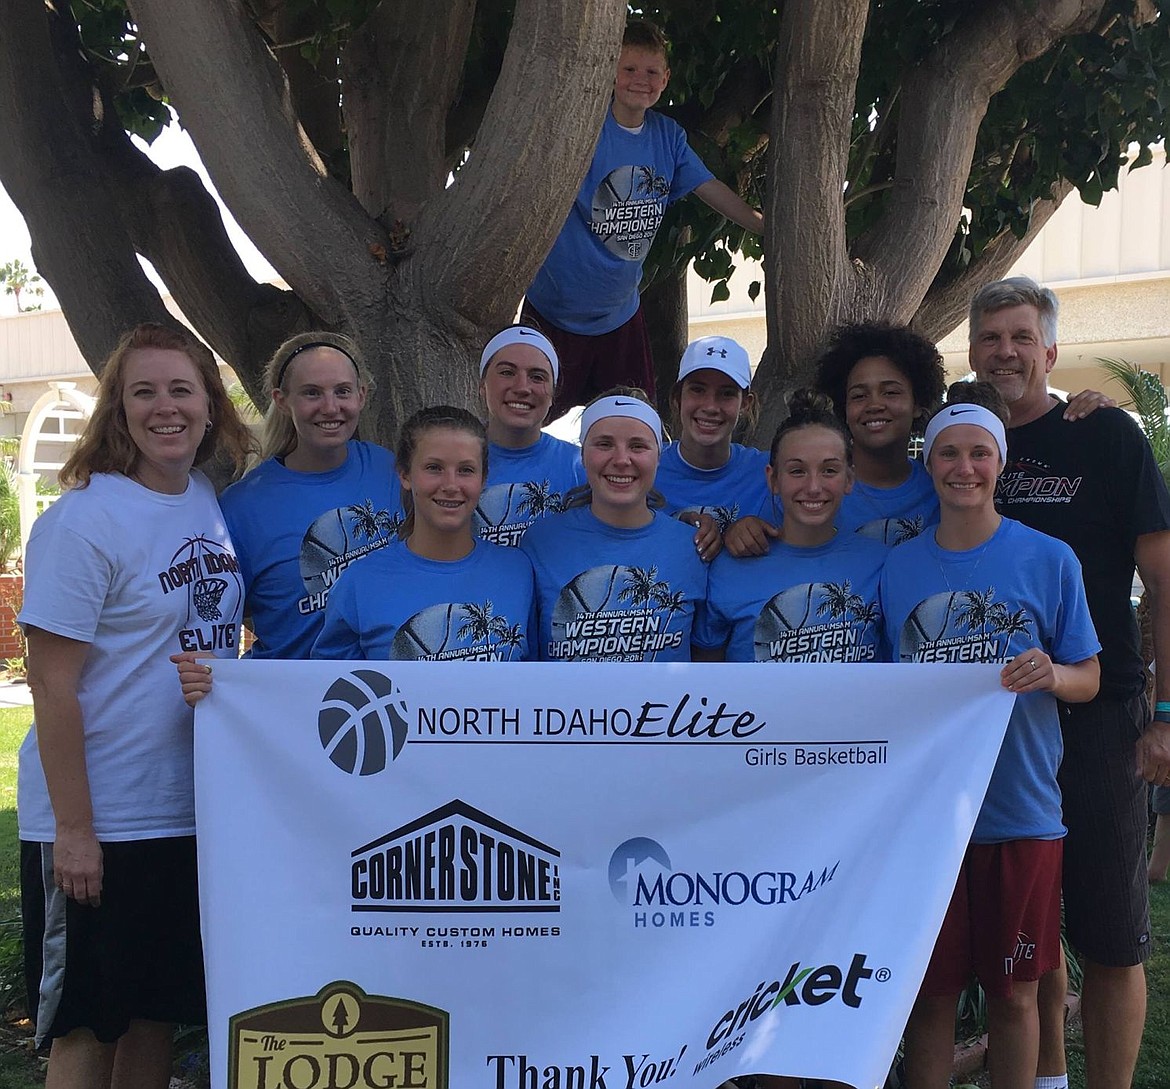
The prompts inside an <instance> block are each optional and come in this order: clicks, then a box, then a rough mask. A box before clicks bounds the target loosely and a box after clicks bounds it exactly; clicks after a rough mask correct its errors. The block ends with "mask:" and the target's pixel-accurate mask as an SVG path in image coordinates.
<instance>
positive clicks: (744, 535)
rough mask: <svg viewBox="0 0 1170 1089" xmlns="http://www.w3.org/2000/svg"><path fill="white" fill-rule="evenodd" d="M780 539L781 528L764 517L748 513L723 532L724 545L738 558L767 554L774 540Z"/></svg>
mask: <svg viewBox="0 0 1170 1089" xmlns="http://www.w3.org/2000/svg"><path fill="white" fill-rule="evenodd" d="M779 539H780V530H778V529H777V528H776V527H775V526H774V525H772V524H771V523H770V522H765V521H764V520H763V518H757V517H756V516H755V515H754V514H746V515H744V517H742V518H740V519H739V520H738V521H735V522H732V523H731V525H729V526H728V527H727V530H726V531H725V532H724V534H723V547H724V548H726V549H727V551H728V552H730V553H731V554H732V555H733V556H735V557H736V558H737V559H742V558H743V557H744V556H766V555H767V554H768V549H769V548H770V547H771V543H772V541H778V540H779Z"/></svg>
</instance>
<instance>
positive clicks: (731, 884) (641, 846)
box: [609, 836, 840, 929]
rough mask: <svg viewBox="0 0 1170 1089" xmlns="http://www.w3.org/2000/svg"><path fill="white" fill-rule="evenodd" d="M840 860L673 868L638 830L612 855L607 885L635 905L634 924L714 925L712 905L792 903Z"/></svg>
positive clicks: (828, 877) (818, 883) (824, 879)
mask: <svg viewBox="0 0 1170 1089" xmlns="http://www.w3.org/2000/svg"><path fill="white" fill-rule="evenodd" d="M839 865H840V860H837V861H835V862H832V863H830V864H826V865H825V866H824V867H822V868H821V869H820V870H819V871H817V870H809V871H807V872H800V873H797V872H795V871H792V870H757V871H755V872H753V873H747V872H745V871H743V870H709V871H698V870H677V869H675V868H674V867H673V866H672V865H671V861H670V856H669V855H668V854H667V853H666V850H665V848H663V846H662V844H660V843H658V842H657V841H656V840H652V839H647V838H646V837H644V836H637V837H635V838H634V839H628V840H626V841H625V843H623V844H621V845H620V846H619V847H618V848H617V850H615V851H614V853H613V854H612V855H611V856H610V859H609V887H610V891H611V892H612V893H613V896H614V899H615V900H617V902H618V903H619V904H623V905H625V906H627V907H630V908H632V909H633V921H634V927H635V928H638V927H646V928H648V929H651V928H663V927H689V926H714V925H715V920H716V917H717V916H716V912H715V910H714V909H715V908H719V907H730V908H738V907H742V906H743V905H745V904H748V905H753V904H754V905H759V906H761V907H772V906H773V905H777V904H787V903H791V902H793V901H796V900H799V899H801V897H803V896H807V895H809V894H810V893H813V892H816V891H817V890H818V889H820V888H822V887H823V886H825V885H827V884H828V883H829V882H830V881H832V880H833V878H834V876H835V875H836V873H837V867H838V866H839Z"/></svg>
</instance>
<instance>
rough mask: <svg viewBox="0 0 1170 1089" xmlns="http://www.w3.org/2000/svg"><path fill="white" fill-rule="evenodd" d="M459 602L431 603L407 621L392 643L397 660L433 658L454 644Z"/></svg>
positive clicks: (392, 654)
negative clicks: (457, 603)
mask: <svg viewBox="0 0 1170 1089" xmlns="http://www.w3.org/2000/svg"><path fill="white" fill-rule="evenodd" d="M458 610H459V606H458V605H456V604H454V603H452V602H448V603H447V604H444V605H430V606H428V607H427V608H425V609H423V610H422V611H421V612H417V613H415V614H414V616H412V617H411V618H410V619H409V620H407V621H405V622H404V623H403V624H402V625H401V626H400V627H399V628H398V631H397V632H396V633H395V635H394V640H393V642H391V644H390V657H391V659H394V660H396V661H413V660H424V659H426V660H433V659H435V658H437V657H438V656H439V655H440V654H442V653H443V652H444V651H445V650H447V648H448V647H450V646H451V645H452V643H453V642H454V639H455V628H456V625H457V622H458V621H457V617H456V613H457V612H458Z"/></svg>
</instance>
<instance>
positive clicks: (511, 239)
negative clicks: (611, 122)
mask: <svg viewBox="0 0 1170 1089" xmlns="http://www.w3.org/2000/svg"><path fill="white" fill-rule="evenodd" d="M625 13H626V8H625V5H624V4H619V3H616V2H615V0H579V2H578V3H574V4H563V3H560V2H559V0H517V4H516V13H515V16H514V18H513V21H512V34H511V37H510V38H509V40H508V48H507V52H506V53H505V55H504V65H503V68H502V70H501V72H500V76H499V79H498V80H497V81H496V86H495V90H494V91H493V93H492V97H491V102H490V103H489V105H488V108H487V112H486V114H485V116H484V120H483V124H482V125H481V126H480V131H479V135H478V137H477V138H476V142H475V146H474V147H473V149H472V153H471V158H470V159H469V161H468V162H467V165H466V166H464V167H463V169H462V170H460V172H459V174H458V175H457V177H456V183H455V185H453V186H452V187H451V188H449V189H447V190H445V191H444V192H442V193H439V194H438V195H437V196H436V197H434V198H433V199H432V200H430V201H428V203H427V206H426V208H425V210H424V211H423V214H422V216H421V217H420V220H419V228H418V230H417V231H416V235H418V236H421V237H424V238H427V239H435V240H436V242H437V243H438V244H436V245H434V246H431V247H428V248H427V249H426V250H425V252H424V251H422V250H421V249H420V252H419V253H418V255H417V257H416V259H415V260H414V261H413V262H412V266H413V267H412V270H411V275H412V276H413V277H415V278H416V280H415V282H416V283H419V284H427V285H430V286H431V289H432V291H431V298H432V300H433V302H434V303H435V304H436V305H438V306H446V307H450V308H451V309H452V310H454V311H455V313H457V314H459V315H461V316H462V317H463V318H465V319H466V320H468V321H469V322H470V323H471V328H472V329H474V330H476V331H478V332H483V331H484V328H485V327H486V326H488V325H491V324H494V323H496V322H498V321H499V320H500V316H501V315H502V314H506V313H509V312H512V311H513V310H514V308H515V306H516V304H517V302H518V301H519V299H520V296H521V295H522V294H523V292H524V291H525V289H526V288H527V287H528V285H529V283H530V282H531V281H532V277H533V275H534V274H535V273H536V270H537V268H539V267H540V263H541V262H542V261H543V260H544V257H545V255H546V254H547V253H548V250H549V248H550V247H551V245H552V243H553V241H554V239H555V237H556V232H557V230H558V229H559V227H560V225H561V224H562V223H563V222H564V220H565V216H566V215H567V214H568V211H569V208H570V207H571V205H572V202H573V198H574V197H575V196H576V193H577V189H578V188H579V186H580V184H581V179H582V178H583V177H584V176H585V172H586V170H587V169H588V167H589V161H590V158H591V156H592V153H593V149H594V147H595V146H596V144H597V137H598V135H599V133H600V131H601V123H602V119H603V117H604V112H605V110H606V108H607V105H608V92H609V90H610V88H611V87H612V86H613V76H614V71H615V69H616V67H617V55H618V46H619V41H620V37H621V29H622V26H623V23H624V20H625ZM549 179H555V181H556V184H551V185H550V184H549ZM470 269H480V270H491V272H490V273H489V274H488V275H487V276H480V277H476V276H469V275H468V270H470ZM485 280H487V281H488V282H487V283H485Z"/></svg>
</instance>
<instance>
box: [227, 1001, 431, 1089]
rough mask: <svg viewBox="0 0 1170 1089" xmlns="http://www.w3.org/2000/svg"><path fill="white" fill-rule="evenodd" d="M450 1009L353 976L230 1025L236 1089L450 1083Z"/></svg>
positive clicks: (376, 1088) (417, 1087)
mask: <svg viewBox="0 0 1170 1089" xmlns="http://www.w3.org/2000/svg"><path fill="white" fill-rule="evenodd" d="M449 1037H450V1033H449V1017H448V1014H447V1011H446V1010H441V1009H438V1008H437V1007H435V1006H424V1005H423V1004H421V1003H419V1002H410V1001H408V1000H406V999H402V998H387V997H385V996H383V995H372V994H370V995H368V994H366V993H365V991H363V990H362V989H361V988H360V987H358V986H357V985H356V984H354V983H350V982H348V981H347V980H339V981H337V982H335V983H330V984H328V985H327V986H325V987H322V988H321V990H320V991H318V992H317V994H316V995H314V996H312V997H308V998H292V999H288V1000H286V1001H283V1002H270V1003H269V1004H268V1005H265V1006H257V1007H255V1008H254V1009H250V1010H245V1011H244V1012H243V1013H237V1014H236V1015H235V1016H234V1017H232V1018H231V1019H230V1020H229V1023H228V1048H229V1055H228V1085H229V1086H231V1089H384V1087H386V1086H397V1087H398V1089H447V1085H448V1068H449V1054H448V1052H449Z"/></svg>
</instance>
